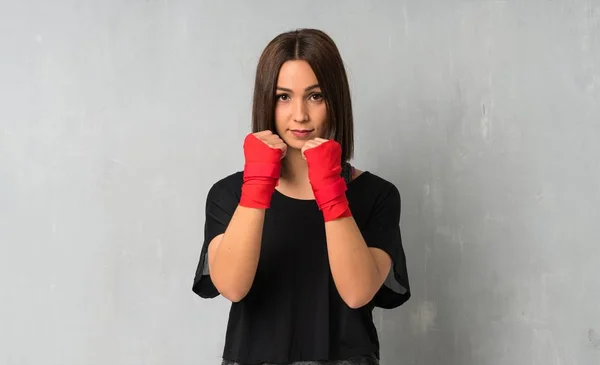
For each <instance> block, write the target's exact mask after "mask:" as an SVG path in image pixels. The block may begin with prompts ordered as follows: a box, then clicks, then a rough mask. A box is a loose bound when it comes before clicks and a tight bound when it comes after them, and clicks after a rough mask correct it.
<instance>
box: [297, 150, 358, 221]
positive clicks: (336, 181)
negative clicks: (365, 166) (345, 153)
mask: <svg viewBox="0 0 600 365" xmlns="http://www.w3.org/2000/svg"><path fill="white" fill-rule="evenodd" d="M341 155H342V148H341V147H340V145H339V144H338V143H337V142H335V141H333V140H330V141H327V142H324V143H322V144H321V145H319V146H317V147H314V148H310V149H307V150H306V151H304V156H305V157H306V162H307V164H308V178H309V180H310V184H311V186H312V188H313V193H314V194H315V200H316V201H317V205H318V206H319V209H320V210H321V211H322V212H323V218H324V219H325V222H329V221H333V220H336V219H339V218H343V217H350V216H352V213H351V212H350V208H349V205H348V199H347V198H346V190H347V186H346V182H345V181H344V179H343V178H342V177H341V176H340V174H341V172H342V162H341V158H342V157H341Z"/></svg>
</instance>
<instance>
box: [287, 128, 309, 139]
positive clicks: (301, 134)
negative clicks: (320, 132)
mask: <svg viewBox="0 0 600 365" xmlns="http://www.w3.org/2000/svg"><path fill="white" fill-rule="evenodd" d="M312 131H313V130H312V129H290V132H292V134H293V135H294V136H295V137H297V138H306V137H308V136H310V134H311V133H312Z"/></svg>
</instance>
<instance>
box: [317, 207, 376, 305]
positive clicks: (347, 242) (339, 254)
mask: <svg viewBox="0 0 600 365" xmlns="http://www.w3.org/2000/svg"><path fill="white" fill-rule="evenodd" d="M325 233H326V236H327V252H328V255H329V265H330V268H331V274H332V276H333V280H334V282H335V286H336V288H337V290H338V292H339V294H340V296H341V297H342V299H343V300H344V302H346V304H347V305H348V306H349V307H351V308H359V307H362V306H363V305H365V304H367V303H368V302H369V301H371V299H372V298H373V296H374V295H375V293H377V290H378V289H379V286H380V285H381V284H380V278H381V277H382V275H381V273H379V270H378V268H377V262H376V260H375V258H374V257H373V255H372V253H371V250H370V249H369V247H368V246H367V245H366V243H365V241H364V239H363V237H362V235H361V233H360V230H359V228H358V226H357V225H356V222H355V221H354V218H353V217H346V218H341V219H336V220H333V221H329V222H326V223H325Z"/></svg>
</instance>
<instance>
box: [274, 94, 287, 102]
mask: <svg viewBox="0 0 600 365" xmlns="http://www.w3.org/2000/svg"><path fill="white" fill-rule="evenodd" d="M276 98H277V100H278V101H288V100H290V96H289V95H288V94H278V95H277V96H276Z"/></svg>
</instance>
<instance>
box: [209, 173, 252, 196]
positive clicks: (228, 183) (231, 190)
mask: <svg viewBox="0 0 600 365" xmlns="http://www.w3.org/2000/svg"><path fill="white" fill-rule="evenodd" d="M243 182H244V173H243V171H236V172H234V173H231V174H229V175H227V176H224V177H220V178H218V179H217V180H216V181H215V182H214V183H213V184H212V186H211V187H210V189H209V192H208V196H209V198H210V199H212V200H214V199H220V198H223V197H234V198H237V199H239V197H240V195H241V190H242V183H243Z"/></svg>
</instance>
